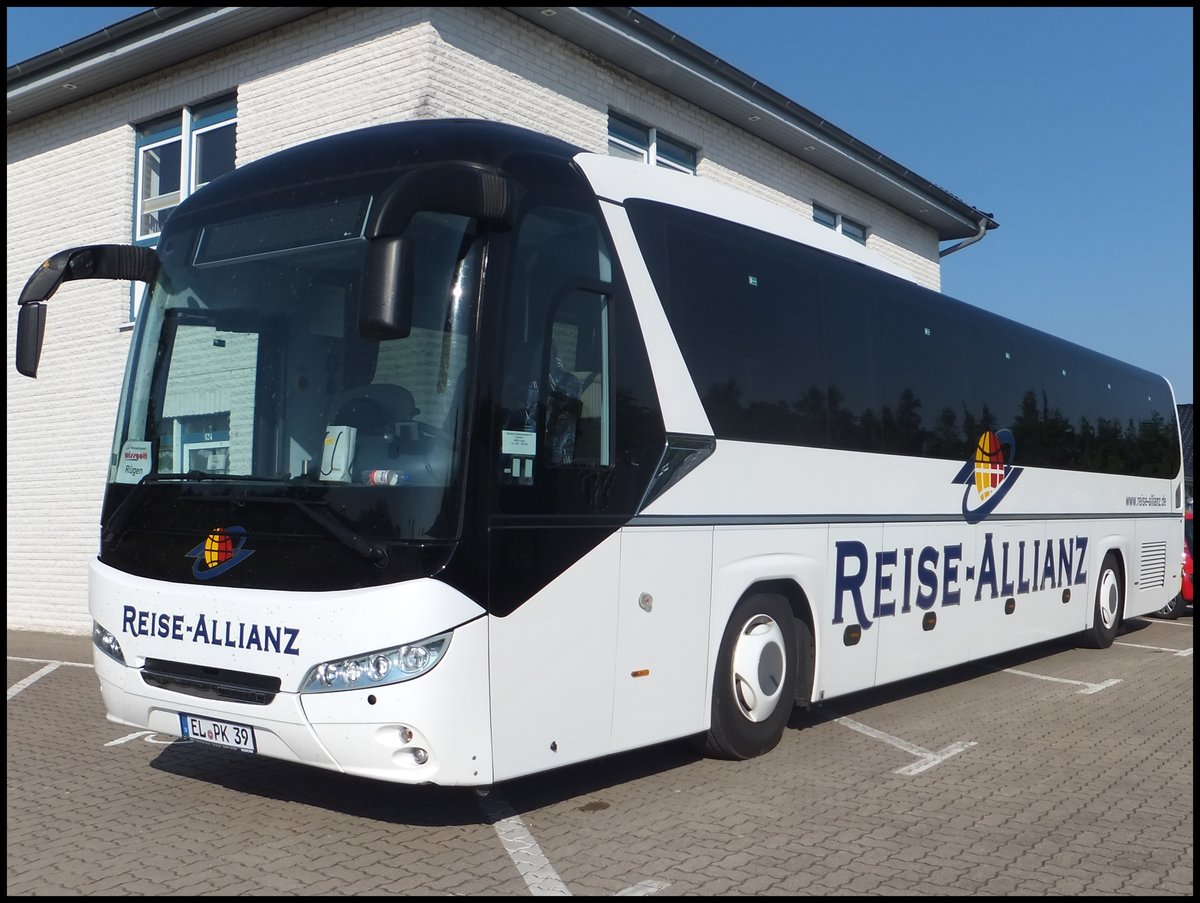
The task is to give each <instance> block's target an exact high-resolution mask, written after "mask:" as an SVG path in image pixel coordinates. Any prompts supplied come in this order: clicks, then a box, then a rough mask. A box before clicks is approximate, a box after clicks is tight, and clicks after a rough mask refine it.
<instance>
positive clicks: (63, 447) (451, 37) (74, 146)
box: [6, 7, 939, 633]
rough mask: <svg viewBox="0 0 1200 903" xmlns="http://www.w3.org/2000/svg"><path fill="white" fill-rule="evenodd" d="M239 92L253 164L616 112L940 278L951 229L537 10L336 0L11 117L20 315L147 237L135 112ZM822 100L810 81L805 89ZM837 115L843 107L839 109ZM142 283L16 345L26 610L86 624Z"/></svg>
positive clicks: (577, 135) (11, 620)
mask: <svg viewBox="0 0 1200 903" xmlns="http://www.w3.org/2000/svg"><path fill="white" fill-rule="evenodd" d="M230 92H236V94H237V99H238V144H237V159H238V163H239V165H241V164H244V163H247V162H249V161H250V160H253V159H256V158H258V157H261V156H264V155H266V154H268V153H271V152H273V151H276V150H279V149H281V148H284V147H288V146H291V145H293V144H296V143H299V142H301V141H305V140H309V139H312V138H316V137H319V136H323V135H328V134H332V133H335V132H342V131H347V130H349V129H353V128H358V127H361V126H367V125H374V124H378V123H383V122H391V121H397V120H403V119H412V118H434V117H442V116H465V117H476V118H487V119H497V120H502V121H505V122H510V123H514V124H517V125H522V126H527V127H530V128H534V129H539V130H542V131H546V132H549V133H551V134H554V135H556V136H558V137H561V138H564V139H566V140H568V141H571V142H574V143H576V144H579V145H580V146H582V147H585V148H588V149H591V150H595V151H599V152H604V150H605V148H606V145H607V140H606V139H607V118H608V109H609V107H610V106H611V107H613V108H615V109H617V110H619V111H621V112H623V113H626V114H627V115H630V116H633V117H635V118H637V119H640V120H642V121H645V122H647V123H649V124H651V125H654V126H656V127H658V128H660V129H663V130H664V131H666V132H668V133H670V134H671V135H673V136H675V137H677V138H679V139H680V140H683V141H685V142H687V143H690V144H693V145H695V146H697V147H699V148H700V154H701V157H700V159H701V162H700V165H699V174H700V176H701V177H703V178H710V179H714V180H718V181H721V182H725V183H728V184H731V185H734V186H736V187H739V188H742V189H744V190H747V191H750V192H752V193H754V194H756V195H760V196H762V197H765V198H768V199H771V200H774V201H776V202H779V203H781V204H783V205H785V206H788V207H791V208H793V209H797V210H799V211H801V212H804V213H808V212H811V202H812V200H813V199H814V198H815V199H817V200H819V201H822V202H824V203H827V204H829V205H830V206H833V207H836V208H837V209H838V210H840V211H841V212H843V213H845V214H846V215H848V216H851V217H853V218H855V219H857V220H860V221H862V222H864V223H867V224H869V225H870V226H871V229H872V237H871V242H870V243H871V245H872V247H875V248H877V249H878V250H880V251H882V252H883V253H884V254H886V255H887V256H888V257H889V258H891V259H892V260H893V261H894V262H896V263H897V264H899V265H900V266H901V267H903V268H905V269H907V270H908V271H910V272H912V273H913V275H914V278H915V279H916V280H917V281H918V282H920V283H921V284H923V285H926V286H929V287H931V288H935V289H936V288H937V287H938V286H939V269H938V258H937V240H936V236H935V235H934V234H933V233H932V232H931V231H930V230H928V229H926V228H924V227H922V226H920V225H919V224H917V223H915V222H913V221H911V220H907V219H906V218H904V217H902V216H900V215H899V214H898V213H896V212H895V211H893V210H890V209H889V208H887V207H886V206H885V205H883V204H881V203H880V202H878V201H876V200H874V199H872V198H870V197H867V196H866V195H863V194H862V193H861V192H858V191H855V190H853V189H850V188H849V187H848V186H846V185H843V184H840V183H837V182H835V181H833V180H832V179H830V178H829V177H827V176H825V175H823V174H822V173H820V172H818V171H817V170H814V169H812V168H811V167H808V166H807V165H805V164H804V163H802V162H800V161H799V160H796V159H795V158H792V157H789V156H788V155H786V154H783V153H782V152H780V151H779V150H777V149H775V148H773V147H770V146H767V145H764V144H763V143H761V142H759V141H757V140H756V139H753V138H751V137H750V136H748V135H746V134H745V133H743V132H741V131H739V130H738V129H736V128H734V127H733V126H731V125H730V124H728V123H727V122H725V121H724V120H721V119H718V118H716V117H714V116H711V115H709V114H707V113H704V112H702V111H701V110H699V109H697V108H696V107H694V106H692V105H691V104H688V103H685V102H683V101H682V100H680V99H679V98H676V97H673V96H671V95H669V94H667V93H665V92H663V91H662V90H660V89H658V88H655V87H654V86H652V85H649V84H647V83H646V82H643V81H641V80H640V79H637V78H634V77H632V76H630V75H628V74H627V73H625V72H623V71H621V70H618V69H616V68H615V67H613V66H612V65H610V64H608V63H606V62H605V61H603V60H600V59H599V58H597V57H595V56H593V55H591V54H588V53H584V52H583V51H580V50H578V49H577V48H575V47H573V46H572V45H570V44H568V43H567V42H565V41H563V40H561V39H559V38H557V37H555V36H553V35H550V34H549V33H547V32H544V31H542V30H541V29H539V28H537V27H536V26H535V25H533V24H531V23H529V22H526V21H525V20H523V19H519V18H518V17H516V16H514V15H512V14H510V13H507V12H505V11H504V10H502V9H495V8H467V7H436V8H403V7H402V8H386V7H350V8H344V9H331V10H329V11H326V12H324V13H319V14H316V15H313V16H310V17H308V18H305V19H302V20H300V21H299V22H295V23H292V24H290V25H287V26H284V27H281V28H278V29H275V30H273V31H271V32H268V33H266V34H264V35H260V36H257V37H255V38H252V39H249V40H246V41H242V42H240V43H238V44H235V45H232V46H230V47H227V48H224V49H222V50H220V51H217V52H214V53H210V54H207V55H205V56H204V57H201V58H199V59H196V60H190V61H188V62H187V63H185V64H181V65H179V66H176V67H173V68H170V69H167V70H164V71H163V72H161V73H159V75H158V76H157V77H155V78H154V79H148V80H145V81H143V82H139V83H137V84H134V85H130V86H127V87H122V88H118V89H114V90H112V91H109V92H107V93H105V94H102V95H99V96H97V97H94V98H87V99H85V100H83V101H80V102H79V103H76V104H73V105H71V106H69V107H65V108H62V109H60V110H56V111H54V112H52V113H49V114H46V115H43V116H41V117H37V118H35V119H33V120H27V121H25V122H22V123H18V124H17V125H15V126H11V127H10V128H9V130H8V170H7V179H8V181H7V188H8V191H7V210H8V237H7V243H8V277H7V279H8V281H7V287H8V299H9V303H8V310H7V318H8V319H7V332H8V335H9V336H14V335H15V332H16V304H15V301H16V298H17V295H18V293H19V292H20V290H21V287H22V286H23V285H24V283H25V280H26V279H27V278H28V276H29V274H30V273H31V272H32V271H33V269H34V268H35V267H36V266H37V265H38V264H39V263H40V262H41V261H42V260H43V259H44V258H45V257H47V256H49V255H50V254H52V253H53V252H55V251H58V250H61V249H63V248H67V247H71V246H73V245H76V244H92V243H98V242H114V243H123V242H127V241H129V239H130V235H131V228H132V210H133V184H134V163H135V159H134V130H133V125H132V124H133V123H136V122H140V121H143V120H146V119H149V118H151V117H154V116H157V115H160V114H164V113H169V112H172V111H175V110H178V109H179V108H181V107H182V106H183V105H185V104H191V103H196V102H198V101H200V100H203V99H206V98H210V97H214V96H217V95H221V94H226V93H230ZM798 100H801V101H802V100H803V98H798ZM831 112H833V113H834V114H835V115H836V111H831ZM129 302H130V290H129V286H128V285H127V284H124V283H109V282H76V283H69V284H68V285H67V286H66V287H65V288H63V289H62V290H61V291H60V292H59V293H58V294H57V295H56V296H55V297H54V298H53V299H52V300H51V302H50V304H49V309H48V328H47V336H46V344H45V350H44V353H43V356H42V362H41V367H40V370H39V376H38V379H37V380H36V381H35V380H30V379H26V378H25V377H22V376H19V375H17V373H16V370H15V368H14V351H13V342H12V341H10V342H9V343H8V351H7V365H8V366H7V371H6V372H7V379H8V499H7V503H8V536H7V574H8V578H7V579H8V627H9V629H20V630H40V631H49V632H61V633H87V632H88V631H90V629H91V621H90V618H89V617H88V614H87V567H88V562H89V561H91V560H92V559H94V557H95V555H96V552H97V549H98V545H99V520H100V507H101V503H102V500H103V490H104V484H105V480H106V478H107V468H108V464H109V460H110V454H111V446H112V435H113V423H114V418H115V413H116V405H117V396H118V393H119V390H120V384H121V377H122V373H123V369H124V358H125V353H126V350H127V348H128V341H129V331H128V325H127V322H126V321H127V320H128V310H129Z"/></svg>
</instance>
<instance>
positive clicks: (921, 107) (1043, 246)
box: [8, 6, 1193, 403]
mask: <svg viewBox="0 0 1200 903" xmlns="http://www.w3.org/2000/svg"><path fill="white" fill-rule="evenodd" d="M149 8H150V7H11V6H10V7H8V63H9V65H12V64H13V63H16V62H20V61H22V60H25V59H28V58H30V57H32V56H35V55H37V54H39V53H42V52H44V51H46V50H50V49H53V48H54V47H58V46H61V45H63V44H66V43H69V42H70V41H72V40H75V39H76V38H79V37H82V36H84V35H86V34H90V33H91V32H93V31H97V30H99V29H101V28H103V27H104V26H105V25H110V24H112V23H114V22H117V21H120V20H121V19H124V18H127V17H128V16H131V15H134V14H135V13H138V12H141V11H143V10H145V9H149ZM637 9H638V10H639V11H641V12H643V13H645V14H646V15H648V16H649V17H650V18H652V19H654V20H655V21H657V22H658V23H659V24H661V25H663V26H665V27H667V28H669V29H671V30H673V31H675V32H677V33H678V34H680V35H681V36H682V37H684V38H686V39H688V40H689V41H692V42H693V43H695V44H697V45H699V46H700V47H702V48H704V49H705V50H707V51H708V52H710V53H712V54H713V55H714V56H717V57H720V58H721V59H723V60H724V61H726V62H727V63H729V64H730V65H732V66H735V67H736V68H738V69H741V70H742V71H743V72H745V73H747V74H748V75H751V76H753V77H754V78H757V79H758V80H760V81H761V82H763V83H764V84H766V85H767V86H768V87H770V88H772V89H774V90H775V91H778V92H779V93H781V94H784V95H786V96H787V97H789V98H791V99H792V100H794V101H795V102H796V103H798V104H800V105H801V106H803V107H806V108H807V109H809V110H810V111H812V112H814V113H817V114H818V115H820V116H822V117H824V118H825V119H827V120H828V121H830V122H831V123H833V124H834V125H836V126H837V127H839V128H841V129H843V130H845V131H847V132H849V133H850V134H852V135H854V136H855V137H856V138H859V139H861V140H862V141H864V142H866V143H867V144H869V145H871V146H872V147H874V148H875V149H876V150H878V151H880V152H881V153H883V154H885V155H887V156H888V157H891V158H892V159H893V160H895V161H897V162H899V163H901V164H903V165H904V166H907V167H908V168H910V169H911V170H913V171H914V172H916V173H918V174H919V175H920V176H922V177H924V178H926V179H928V180H929V181H931V182H933V183H935V184H937V185H939V186H941V187H942V188H944V189H945V190H947V191H949V192H950V193H951V194H954V195H955V196H957V197H959V198H961V199H962V200H963V201H965V202H967V203H968V204H971V205H972V206H974V207H976V208H978V209H980V210H984V211H987V212H989V213H991V214H993V215H994V216H995V218H996V220H997V221H998V222H999V223H1000V228H999V229H995V230H993V231H992V232H991V233H989V235H988V236H987V237H986V238H985V239H984V240H983V241H981V242H979V243H977V244H975V245H972V246H971V247H969V248H967V249H965V250H963V251H961V252H958V253H956V254H952V255H951V256H949V257H947V258H945V259H944V260H943V264H942V290H943V291H944V292H945V293H946V294H949V295H953V296H954V297H956V298H961V299H962V300H964V301H968V302H970V303H972V304H975V305H977V306H979V307H983V308H987V309H989V310H993V311H996V312H997V313H1000V314H1003V315H1004V316H1007V317H1011V318H1013V319H1015V320H1020V321H1022V322H1025V323H1028V324H1030V325H1032V326H1036V327H1038V328H1039V329H1043V330H1045V331H1046V332H1050V333H1053V334H1055V335H1058V336H1061V337H1062V338H1065V339H1069V340H1070V341H1073V342H1078V343H1079V344H1081V345H1087V346H1089V347H1092V348H1095V349H1097V350H1099V351H1103V352H1104V353H1106V354H1111V355H1113V356H1114V357H1119V358H1121V359H1123V360H1126V361H1129V362H1130V363H1133V364H1136V365H1138V366H1140V367H1145V368H1146V369H1149V370H1155V371H1157V372H1159V373H1162V374H1164V375H1165V376H1167V378H1168V379H1170V380H1171V383H1172V385H1173V386H1174V388H1175V393H1176V400H1177V401H1179V402H1181V403H1182V402H1191V401H1193V380H1192V376H1193V372H1192V371H1193V358H1192V330H1193V303H1192V242H1193V234H1192V233H1193V226H1192V218H1193V199H1192V192H1193V185H1192V28H1193V11H1192V9H1191V8H1190V7H1174V8H1168V7H1160V8H1150V7H1147V8H1095V7H1093V8H1083V9H1064V8H1034V9H1016V8H921V7H918V8H905V9H900V8H845V7H838V8H819V7H818V8H807V7H742V8H734V7H686V6H673V7H637ZM681 137H683V136H681Z"/></svg>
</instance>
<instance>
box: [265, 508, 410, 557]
mask: <svg viewBox="0 0 1200 903" xmlns="http://www.w3.org/2000/svg"><path fill="white" fill-rule="evenodd" d="M279 501H284V502H291V503H292V504H293V505H295V506H296V507H297V508H299V509H300V510H301V511H303V512H304V513H305V514H307V515H308V516H309V517H311V518H312V519H313V520H314V521H315V522H316V523H318V524H320V525H321V526H322V527H324V528H325V529H326V531H328V533H329V535H330V536H332V537H333V538H334V539H336V540H338V541H339V542H341V543H342V544H344V545H346V546H348V547H349V548H351V549H353V550H354V551H355V552H357V553H358V554H359V555H361V556H362V557H363V558H365V559H367V561H370V562H373V563H374V564H375V566H376V567H380V568H384V567H387V563H388V554H387V550H386V549H385V548H384V547H383V546H380V545H376V544H375V543H373V542H370V541H368V540H366V539H363V538H362V537H361V536H359V535H358V534H357V533H355V532H354V531H353V530H351V529H350V528H349V527H347V526H346V525H345V524H343V523H342V522H341V521H340V520H338V519H337V518H336V517H334V516H333V515H332V514H330V513H329V512H328V511H323V510H322V509H320V508H318V507H316V506H315V505H311V504H309V503H308V502H305V501H303V500H301V499H293V498H287V499H280V500H279Z"/></svg>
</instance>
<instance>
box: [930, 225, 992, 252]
mask: <svg viewBox="0 0 1200 903" xmlns="http://www.w3.org/2000/svg"><path fill="white" fill-rule="evenodd" d="M987 230H988V221H987V220H985V219H981V220H980V221H979V231H978V232H976V233H975V234H974V235H972V236H971V237H970V238H964V239H963V240H962V241H960V242H959V243H958V244H956V245H951V246H950V247H948V248H946V249H945V250H943V251H938V258H939V259H940V258H942V257H948V256H949V255H951V254H953V253H954V252H955V251H961V250H962V249H963V248H965V247H966V246H967V245H973V244H975V242H977V241H979V240H980V239H981V238H983V236H985V235H987Z"/></svg>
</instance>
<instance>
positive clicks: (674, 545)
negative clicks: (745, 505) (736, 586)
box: [612, 526, 713, 750]
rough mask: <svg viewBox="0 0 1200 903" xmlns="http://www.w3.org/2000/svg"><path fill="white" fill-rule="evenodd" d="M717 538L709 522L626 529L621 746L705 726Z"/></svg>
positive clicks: (615, 730) (617, 710)
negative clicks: (709, 637) (714, 538)
mask: <svg viewBox="0 0 1200 903" xmlns="http://www.w3.org/2000/svg"><path fill="white" fill-rule="evenodd" d="M712 537H713V533H712V527H707V526H698V527H671V528H665V527H663V528H658V527H641V528H638V527H626V528H625V529H624V530H623V531H622V532H621V580H620V591H619V593H618V596H617V659H616V672H615V677H614V681H615V685H614V688H613V718H612V742H613V748H614V749H617V750H620V749H632V748H634V747H638V746H645V745H647V744H650V743H657V742H660V741H662V740H670V739H674V738H676V737H682V736H686V735H687V734H693V733H697V732H699V731H700V730H702V729H703V728H704V725H705V710H704V699H705V692H704V691H705V684H706V681H707V679H708V622H709V602H710V597H711V590H712Z"/></svg>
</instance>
